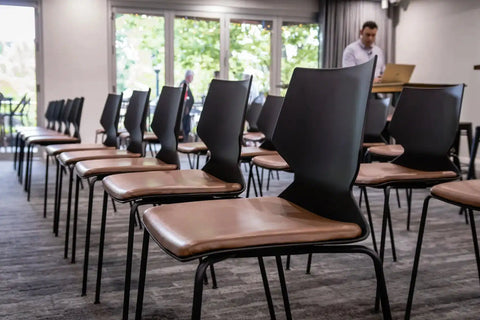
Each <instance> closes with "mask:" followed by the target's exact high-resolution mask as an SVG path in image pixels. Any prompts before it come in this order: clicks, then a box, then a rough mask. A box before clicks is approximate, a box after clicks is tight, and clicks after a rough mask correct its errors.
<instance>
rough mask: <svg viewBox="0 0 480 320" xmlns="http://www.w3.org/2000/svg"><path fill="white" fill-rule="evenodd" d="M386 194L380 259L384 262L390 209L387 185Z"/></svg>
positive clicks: (384, 191)
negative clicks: (388, 211)
mask: <svg viewBox="0 0 480 320" xmlns="http://www.w3.org/2000/svg"><path fill="white" fill-rule="evenodd" d="M383 194H384V201H383V217H382V233H381V236H380V261H382V263H383V257H384V255H385V238H386V233H387V232H386V231H387V220H388V217H387V214H386V211H387V210H388V209H387V208H388V198H389V196H390V188H389V187H386V188H385V189H384V190H383Z"/></svg>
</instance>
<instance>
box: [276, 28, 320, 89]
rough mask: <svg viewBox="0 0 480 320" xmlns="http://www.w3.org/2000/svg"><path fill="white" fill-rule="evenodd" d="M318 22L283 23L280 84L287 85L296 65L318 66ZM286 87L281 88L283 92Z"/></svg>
mask: <svg viewBox="0 0 480 320" xmlns="http://www.w3.org/2000/svg"><path fill="white" fill-rule="evenodd" d="M318 32H319V28H318V24H285V25H283V26H282V62H281V63H282V71H281V72H282V76H281V80H282V84H284V85H288V83H289V82H290V78H291V77H292V73H293V69H295V68H296V67H305V68H318V67H319V58H318V56H319V51H318V47H319V34H318ZM285 91H286V89H283V90H282V94H285Z"/></svg>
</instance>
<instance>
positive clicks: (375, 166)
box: [355, 162, 457, 185]
mask: <svg viewBox="0 0 480 320" xmlns="http://www.w3.org/2000/svg"><path fill="white" fill-rule="evenodd" d="M456 176H457V174H456V173H455V172H454V171H421V170H415V169H410V168H406V167H402V166H399V165H396V164H393V163H389V162H374V163H361V164H360V169H359V171H358V175H357V179H356V180H355V184H358V185H378V184H383V183H388V182H397V181H398V182H407V181H412V182H413V181H418V180H434V179H448V178H455V177H456Z"/></svg>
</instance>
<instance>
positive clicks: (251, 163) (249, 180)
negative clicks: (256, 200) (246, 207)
mask: <svg viewBox="0 0 480 320" xmlns="http://www.w3.org/2000/svg"><path fill="white" fill-rule="evenodd" d="M252 182H253V188H254V190H255V197H257V188H256V187H255V181H253V162H251V161H250V169H249V170H248V183H247V194H246V198H248V197H250V184H251V183H252Z"/></svg>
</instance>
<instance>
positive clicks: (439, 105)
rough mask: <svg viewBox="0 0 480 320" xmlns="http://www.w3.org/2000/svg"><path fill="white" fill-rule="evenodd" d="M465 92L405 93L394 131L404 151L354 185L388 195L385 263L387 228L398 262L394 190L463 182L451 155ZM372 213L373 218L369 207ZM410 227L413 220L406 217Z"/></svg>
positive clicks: (366, 168) (369, 168)
mask: <svg viewBox="0 0 480 320" xmlns="http://www.w3.org/2000/svg"><path fill="white" fill-rule="evenodd" d="M463 90H464V85H463V84H461V85H455V86H445V87H438V88H428V89H424V88H404V89H403V91H402V94H401V96H400V99H399V101H398V105H397V108H396V111H395V113H394V115H393V117H392V121H391V123H390V127H389V131H390V133H391V135H392V136H393V137H394V138H395V139H396V141H397V142H398V143H399V144H401V145H402V146H403V148H404V150H405V151H404V152H403V154H402V155H400V156H399V157H397V158H395V159H394V160H392V161H391V162H387V163H385V162H374V163H362V164H361V165H360V170H359V172H358V176H357V179H356V181H355V185H357V186H359V187H361V188H367V187H372V188H379V189H383V191H384V197H385V198H384V208H383V220H382V232H381V240H380V241H381V242H380V258H381V259H382V261H383V256H384V249H385V237H386V228H387V223H388V228H389V233H390V241H391V245H392V255H393V260H394V261H396V258H397V257H396V252H395V245H394V237H393V227H392V222H391V218H390V208H389V197H390V189H391V188H407V189H424V188H427V187H431V186H434V185H436V184H439V183H442V182H447V181H452V180H456V179H458V178H459V177H460V172H459V169H458V168H457V167H455V165H454V164H453V163H452V161H451V160H450V158H449V151H450V147H451V146H452V144H453V142H454V139H455V135H456V132H457V127H458V119H459V117H460V110H461V105H462V98H463ZM364 194H365V195H366V192H365V193H364ZM365 201H366V202H368V199H367V198H365ZM367 214H368V216H369V217H370V209H369V206H368V205H367ZM370 223H371V220H370ZM409 224H410V217H409V216H407V225H409Z"/></svg>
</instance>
